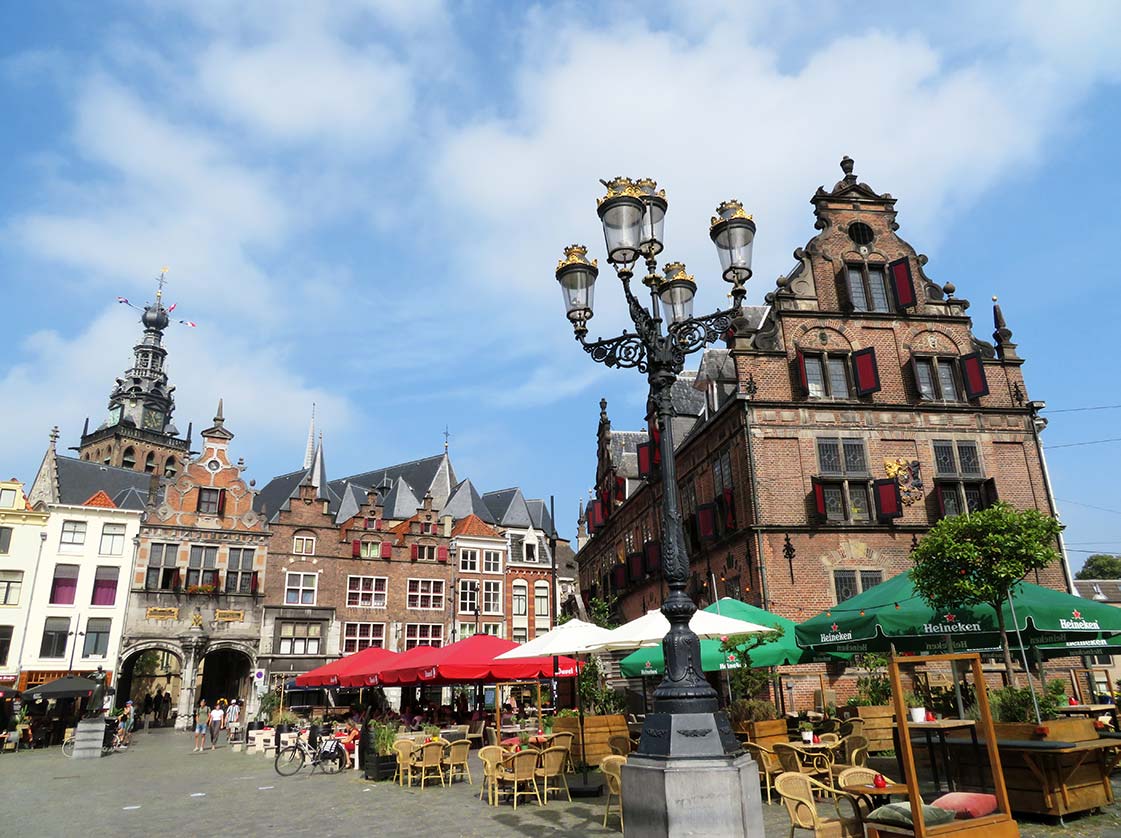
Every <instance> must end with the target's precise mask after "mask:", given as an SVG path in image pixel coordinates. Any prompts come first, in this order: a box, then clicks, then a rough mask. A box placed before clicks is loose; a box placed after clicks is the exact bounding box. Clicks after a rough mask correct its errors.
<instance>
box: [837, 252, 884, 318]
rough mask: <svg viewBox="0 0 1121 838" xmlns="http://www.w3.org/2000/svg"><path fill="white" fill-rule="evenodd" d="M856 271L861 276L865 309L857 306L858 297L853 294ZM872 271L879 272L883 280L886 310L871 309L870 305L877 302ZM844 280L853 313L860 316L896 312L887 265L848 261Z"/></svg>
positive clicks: (845, 266) (861, 291)
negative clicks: (873, 292) (873, 290)
mask: <svg viewBox="0 0 1121 838" xmlns="http://www.w3.org/2000/svg"><path fill="white" fill-rule="evenodd" d="M854 271H855V272H857V273H859V275H860V293H861V295H862V296H863V298H864V307H863V308H861V307H860V306H858V305H857V300H856V295H855V294H854V293H853V288H854V286H853V275H852V274H853V272H854ZM872 271H878V272H879V275H880V278H881V279H882V280H883V292H884V297H883V302H884V308H882V309H881V308H874V307H871V308H870V307H869V306H870V305H875V301H874V300H873V296H874V295H873V294H872V289H873V285H872V282H873V280H872ZM843 280H844V285H845V290H846V293H847V294H848V302H849V305H850V306H851V307H852V311H853V312H856V313H860V314H891V313H893V312H895V308H894V307H893V305H892V302H893V299H892V297H893V295H892V290H891V284H890V282H889V279H888V274H887V265H886V264H881V263H879V262H867V261H864V262H856V261H847V262H845V265H844V277H843Z"/></svg>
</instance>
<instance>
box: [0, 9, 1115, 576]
mask: <svg viewBox="0 0 1121 838" xmlns="http://www.w3.org/2000/svg"><path fill="white" fill-rule="evenodd" d="M746 5H747V4H741V3H716V2H714V3H705V4H703V5H699V4H690V3H684V2H680V3H677V2H666V3H661V4H643V3H625V2H619V3H595V4H591V3H587V4H586V3H558V4H539V5H528V4H516V3H487V2H463V3H451V4H444V3H441V2H439V0H428V2H417V1H416V0H413V2H409V0H384V2H376V1H374V0H371V2H357V0H354V1H353V2H352V1H351V0H336V2H331V3H315V2H291V3H288V2H273V3H264V2H261V3H253V4H239V3H227V2H218V1H217V0H212V1H211V2H205V0H204V1H203V2H191V3H186V2H184V3H176V2H156V1H155V0H152V2H146V3H102V4H88V3H80V2H59V3H39V4H4V5H3V6H0V105H2V107H3V112H4V114H5V127H4V130H3V131H2V132H0V292H2V300H3V307H2V309H0V310H2V311H3V321H4V329H5V338H6V340H5V344H4V345H5V351H4V352H3V353H0V404H3V405H4V406H5V408H6V409H5V415H6V419H5V423H4V424H5V431H6V433H4V434H2V435H0V472H4V473H5V474H7V473H8V472H10V473H12V474H15V475H17V476H20V477H22V478H24V479H30V477H31V476H32V475H33V474H34V471H35V469H36V467H37V466H38V463H39V460H40V458H41V456H42V450H43V448H44V447H45V444H46V440H47V432H48V430H49V428H50V427H51V425H53V424H56V423H57V424H58V425H59V426H60V427H61V428H62V432H63V443H64V444H66V445H73V444H76V442H77V437H78V435H79V433H80V431H81V425H82V420H83V419H84V417H85V416H87V415H89V416H90V417H91V419H92V421H93V422H94V423H95V424H96V423H97V422H98V421H100V417H101V416H102V414H103V412H104V409H105V399H106V396H107V394H108V391H109V389H110V387H111V385H112V382H113V379H114V378H115V377H116V376H117V375H119V374H120V373H121V372H122V371H123V370H124V369H125V367H126V366H127V363H128V361H129V358H130V350H131V346H132V344H133V342H134V340H135V337H136V335H137V334H138V327H137V325H136V323H135V319H134V317H133V314H134V313H133V312H131V311H130V310H128V309H126V308H125V307H123V306H118V305H116V304H115V302H114V298H115V296H116V295H118V294H121V295H124V296H127V297H130V298H132V299H134V300H139V301H143V300H146V299H150V298H151V295H152V289H153V277H154V276H155V274H156V273H158V271H159V269H160V267H161V266H164V265H167V266H169V267H170V269H171V271H170V274H169V278H170V280H171V285H170V287H169V291H168V300H169V301H175V302H178V304H179V309H178V310H177V313H179V314H181V315H182V316H183V317H185V318H188V319H191V320H195V321H197V322H198V323H199V327H198V328H197V329H194V330H187V329H183V328H178V329H173V330H171V331H170V332H169V334H168V337H167V345H168V347H169V350H170V352H171V353H172V354H171V359H170V366H169V369H170V374H171V377H172V382H173V383H174V384H175V385H176V386H177V388H178V389H177V396H178V404H179V409H178V412H177V420H178V423H179V425H180V427H181V428H185V427H186V424H187V421H188V420H194V422H195V426H196V428H197V427H200V423H207V422H208V420H209V418H210V417H211V416H212V415H213V410H214V406H215V404H216V402H217V399H218V397H219V396H222V397H224V398H225V405H226V417H227V424H228V427H230V428H231V429H232V430H233V431H234V432H235V433H236V434H237V439H236V440H235V442H234V446H235V448H236V450H237V453H238V454H239V455H242V456H244V457H245V460H246V463H247V464H248V466H249V474H250V475H251V476H253V477H255V478H256V479H257V481H258V482H259V483H263V482H264V481H266V480H267V479H268V478H269V477H270V476H271V475H273V474H276V473H279V472H283V471H288V470H291V469H293V468H296V467H298V466H299V465H300V462H301V458H302V454H303V448H304V441H305V437H306V432H307V420H308V414H309V411H310V405H311V403H312V402H313V401H314V402H316V403H317V405H318V414H319V419H320V425H321V427H322V428H323V430H324V433H325V438H326V452H327V465H328V469H329V470H330V471H331V473H332V474H334V475H341V474H343V473H352V472H357V471H362V470H365V469H367V468H371V467H374V466H379V465H385V464H390V463H394V462H400V461H403V460H409V459H414V458H417V457H423V456H427V455H430V454H433V453H436V452H438V451H440V450H441V449H442V446H443V436H442V434H443V431H444V427H445V425H447V426H449V427H450V430H451V449H452V454H453V457H454V463H455V465H456V468H457V471H458V472H459V473H460V475H461V476H470V477H471V478H472V480H473V481H474V482H475V483H476V485H478V486H479V487H480V488H481V489H483V490H491V489H498V488H503V487H505V486H509V485H515V484H517V485H521V486H522V487H523V488H524V489H525V491H526V492H527V494H529V495H531V496H545V497H547V496H548V495H550V494H554V495H555V496H556V502H557V517H558V519H559V524H560V528H561V530H562V532H564V533H567V534H571V532H572V530H573V528H574V523H573V522H574V519H575V514H576V503H577V499H578V498H579V497H580V496H581V495H582V494H584V493H586V490H587V487H588V486H589V484H590V482H591V480H592V479H593V477H594V466H595V459H594V458H595V429H596V421H597V416H598V405H597V403H598V400H599V398H600V397H601V396H606V397H607V398H608V400H609V412H610V414H611V416H612V419H613V420H614V423H615V426H616V427H618V428H634V427H638V426H639V425H640V424H641V415H642V412H643V405H644V401H645V385H644V382H643V381H642V379H641V377H640V376H638V375H636V374H634V373H633V371H632V372H629V373H628V372H619V371H608V370H605V369H603V368H600V367H597V366H596V365H594V364H593V363H591V361H589V360H588V359H587V358H586V357H585V356H584V353H583V352H581V351H579V349H578V347H577V346H576V345H575V344H574V343H573V341H572V338H571V331H570V329H569V327H568V324H567V322H566V321H565V320H564V317H563V314H562V311H561V304H560V295H559V294H558V293H557V289H556V285H555V282H554V280H553V276H552V272H553V267H554V266H555V264H556V259H557V258H558V257H559V256H560V252H561V249H562V247H563V246H564V245H566V244H568V243H570V242H573V241H579V242H584V243H587V244H589V245H591V246H592V249H593V253H597V252H600V253H601V252H602V238H601V234H600V232H599V229H598V220H597V219H596V216H595V212H594V207H595V198H596V197H597V196H598V195H599V194H600V191H601V189H600V186H599V184H598V182H597V180H598V178H601V177H611V176H614V175H616V174H627V175H631V176H634V177H639V176H645V175H649V176H652V177H655V178H657V179H658V180H659V181H660V183H661V184H662V185H664V186H665V188H666V189H667V192H668V196H669V200H670V211H669V216H668V218H667V234H666V237H667V252H666V255H667V256H672V257H674V258H677V259H681V260H683V261H685V262H686V264H687V265H688V266H689V269H690V271H691V272H693V273H695V274H696V275H697V277H698V280H699V282H700V291H699V293H698V310H701V309H704V308H716V307H718V306H719V305H721V304H722V303H724V302H725V300H724V296H723V295H724V290H723V289H722V283H720V282H719V281H718V279H717V278H716V272H715V271H716V267H717V261H716V255H715V253H714V252H713V251H712V247H711V244H710V243H709V242H708V239H707V235H706V225H707V220H708V217H709V215H710V213H711V210H712V209H713V207H715V206H716V204H717V203H719V202H720V201H721V200H723V199H725V198H728V197H738V198H740V199H741V200H743V201H744V203H745V204H746V205H747V207H748V208H749V211H751V212H753V213H754V215H755V218H756V221H757V223H758V225H759V234H758V238H757V241H756V251H755V262H756V271H755V277H754V278H753V279H752V280H751V283H750V288H749V297H748V301H749V302H758V301H760V300H761V299H762V297H763V295H764V294H765V293H767V292H768V291H770V290H771V289H773V287H774V278H775V277H777V276H778V275H779V274H780V273H782V272H785V271H786V270H788V269H789V267H790V266H791V264H792V260H791V256H790V254H791V253H792V251H793V250H794V249H795V248H796V247H799V246H801V245H803V244H804V243H805V242H806V241H807V240H808V239H809V238H810V237H811V236H812V234H813V232H814V230H813V217H812V214H811V211H810V206H809V203H808V199H809V197H810V196H811V195H812V193H813V191H814V189H815V188H816V187H817V186H818V185H820V184H832V183H833V182H834V181H835V180H837V178H838V177H839V170H838V169H837V161H838V160H839V159H840V157H841V156H842V155H843V154H849V155H851V156H852V157H853V158H855V160H856V172H857V174H858V175H859V176H860V178H861V180H863V181H865V182H867V183H869V184H870V185H871V186H873V188H875V189H877V190H880V191H888V192H891V193H892V194H893V195H895V196H896V197H897V198H898V199H899V203H898V209H899V223H900V225H901V229H900V234H901V235H902V236H903V237H904V238H906V239H907V240H908V241H910V242H911V243H912V244H913V245H914V246H915V247H916V248H917V249H918V250H919V251H920V252H922V253H925V254H927V255H928V256H929V257H930V262H929V264H928V265H927V272H928V274H929V275H930V276H931V277H932V278H934V279H935V280H936V281H938V282H945V281H952V282H953V283H954V284H955V285H956V286H957V288H958V294H959V296H964V297H965V298H967V299H970V300H972V301H973V303H974V307H973V309H972V313H973V314H974V315H975V317H976V318H977V332H978V333H979V334H980V335H981V336H983V337H986V338H987V337H988V334H989V333H990V332H991V330H992V327H991V313H990V307H989V298H990V296H992V295H993V294H997V295H999V296H1000V300H1001V304H1002V306H1003V309H1004V312H1005V315H1006V317H1007V319H1008V322H1009V326H1010V327H1011V328H1012V329H1013V331H1014V333H1015V337H1014V339H1015V340H1016V341H1017V342H1018V343H1019V346H1020V352H1021V354H1022V355H1023V356H1024V357H1026V358H1027V359H1028V360H1027V365H1026V366H1025V374H1026V376H1027V380H1028V384H1029V391H1030V395H1031V396H1032V397H1034V398H1040V399H1044V400H1045V401H1047V403H1048V406H1049V415H1050V420H1051V425H1050V427H1049V429H1048V430H1047V431H1046V433H1045V440H1046V442H1047V444H1048V445H1054V446H1059V445H1065V444H1068V443H1077V442H1086V441H1092V440H1099V439H1107V438H1112V437H1117V436H1121V433H1118V431H1117V430H1116V428H1117V424H1118V419H1119V418H1121V411H1119V410H1075V409H1078V408H1087V407H1102V406H1109V405H1116V404H1121V386H1119V382H1121V376H1118V374H1117V372H1116V364H1115V363H1114V360H1113V359H1114V358H1115V356H1116V352H1115V350H1114V348H1113V344H1114V340H1113V332H1114V330H1115V328H1116V326H1115V324H1116V323H1117V321H1118V315H1119V314H1121V310H1119V309H1121V306H1119V304H1118V296H1117V293H1116V290H1115V289H1116V287H1117V284H1118V279H1119V277H1118V268H1117V260H1116V257H1115V256H1114V255H1113V249H1114V245H1115V242H1116V239H1117V233H1116V226H1117V215H1118V213H1117V209H1116V201H1117V193H1118V187H1119V186H1121V178H1119V176H1118V167H1117V155H1116V148H1117V142H1116V135H1117V132H1118V129H1119V128H1121V104H1119V97H1118V93H1119V82H1121V54H1119V53H1118V52H1117V51H1116V49H1115V46H1114V44H1113V42H1112V41H1113V38H1114V36H1115V34H1116V32H1118V31H1121V11H1119V7H1118V6H1117V5H1116V4H1110V3H1101V4H1079V3H1066V4H1062V6H1061V8H1059V7H1058V6H1056V5H1055V4H1044V3H1027V4H1019V5H1017V4H1012V5H1008V4H957V5H955V4H938V5H937V8H934V7H931V8H930V10H929V11H927V10H925V9H923V8H921V7H918V6H908V7H906V9H905V14H904V13H901V12H900V7H899V5H898V4H886V3H885V4H875V3H871V4H869V3H862V4H855V5H825V4H821V3H784V4H781V5H778V4H776V5H773V6H770V7H763V6H758V7H749V8H745V7H746ZM604 285H605V287H604V288H603V289H601V291H600V294H599V295H598V299H597V303H598V306H597V312H596V317H595V320H594V321H593V323H592V327H591V328H592V333H593V335H594V334H596V333H602V334H605V335H606V334H608V333H613V332H614V331H615V330H617V329H618V328H621V327H622V325H623V321H622V317H623V312H622V310H621V308H620V306H619V305H618V302H617V298H616V299H612V297H613V295H612V294H611V293H610V289H609V284H608V283H604ZM1110 370H1113V372H1110ZM1059 411H1071V412H1059ZM1119 452H1121V444H1119V443H1116V442H1113V443H1106V444H1100V445H1086V446H1075V447H1062V448H1059V447H1056V448H1053V449H1051V450H1050V451H1049V452H1048V456H1049V459H1050V465H1051V469H1052V473H1053V478H1054V483H1055V488H1056V494H1057V495H1058V497H1059V498H1060V499H1062V501H1063V502H1062V503H1061V509H1062V513H1063V518H1064V521H1065V522H1066V523H1067V525H1068V531H1067V538H1068V540H1069V541H1070V542H1071V543H1070V548H1071V552H1072V557H1073V558H1074V563H1075V564H1076V565H1077V564H1078V563H1079V561H1080V557H1083V556H1085V555H1087V553H1085V552H1074V551H1075V550H1097V549H1102V550H1113V551H1116V552H1121V492H1119V491H1118V489H1117V484H1116V475H1117V473H1118V471H1119V469H1118V465H1119V459H1121V456H1119ZM1095 507H1097V508H1095Z"/></svg>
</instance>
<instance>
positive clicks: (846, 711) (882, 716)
mask: <svg viewBox="0 0 1121 838" xmlns="http://www.w3.org/2000/svg"><path fill="white" fill-rule="evenodd" d="M837 715H838V717H840V718H842V719H851V718H854V717H855V718H860V719H864V734H863V735H864V736H865V737H867V739H868V752H869V753H876V752H877V751H891V750H894V749H895V739H894V737H893V736H892V727H891V726H892V724H893V723H894V722H895V713H894V712H893V711H892V709H891V707H889V706H887V705H876V706H872V707H840V708H838V711H837Z"/></svg>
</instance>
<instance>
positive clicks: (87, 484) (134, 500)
mask: <svg viewBox="0 0 1121 838" xmlns="http://www.w3.org/2000/svg"><path fill="white" fill-rule="evenodd" d="M55 465H56V468H57V471H58V502H59V503H64V504H68V505H70V506H81V505H82V504H83V503H85V502H86V501H87V500H89V499H90V498H91V497H92V496H93V495H95V494H97V492H98V491H103V492H105V494H106V495H108V496H109V497H110V499H112V501H113V503H114V504H115V505H116V506H117V508H118V509H143V508H144V503H145V501H146V500H147V498H148V486H149V485H150V483H151V479H152V476H151V475H150V474H145V473H144V472H141V471H133V470H132V469H127V468H117V467H116V466H106V465H101V464H100V463H94V462H90V461H88V460H79V459H77V458H75V457H59V456H56V457H55Z"/></svg>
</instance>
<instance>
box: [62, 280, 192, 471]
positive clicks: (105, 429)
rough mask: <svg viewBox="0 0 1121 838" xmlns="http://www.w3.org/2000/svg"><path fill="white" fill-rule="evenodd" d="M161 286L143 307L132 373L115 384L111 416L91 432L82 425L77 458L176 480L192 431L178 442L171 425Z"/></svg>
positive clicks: (166, 318)
mask: <svg viewBox="0 0 1121 838" xmlns="http://www.w3.org/2000/svg"><path fill="white" fill-rule="evenodd" d="M163 282H164V278H163V275H162V274H161V276H160V287H159V289H158V290H157V291H156V300H155V302H154V303H151V304H149V305H147V306H145V308H144V313H143V314H142V315H141V317H140V322H141V324H142V325H143V326H144V334H143V336H142V337H141V339H140V343H138V344H136V346H134V347H133V359H132V368H131V369H129V370H128V371H127V372H126V373H125V376H124V377H123V378H118V379H117V383H116V386H114V388H113V391H112V393H110V394H109V415H108V417H107V418H106V420H105V421H104V422H103V423H102V424H101V425H100V426H99V427H98V428H97V429H96V430H94V431H90V430H89V420H88V419H87V420H86V427H85V428H84V429H83V431H82V441H81V444H80V445H79V446H78V455H79V457H81V459H83V460H90V461H92V462H97V463H103V464H105V465H111V466H119V467H121V468H127V469H133V470H135V471H141V472H147V473H149V474H159V475H161V476H164V477H174V476H175V475H176V474H177V473H178V472H179V470H180V468H181V467H182V465H183V463H184V462H185V461H186V459H187V456H188V453H189V449H190V446H191V431H190V428H188V429H187V438H186V439H180V438H179V430H178V429H177V428H176V427H175V425H174V424H172V421H171V414H172V412H173V411H174V410H175V399H174V397H173V393H174V392H175V388H174V387H171V386H169V385H168V381H167V372H166V371H165V367H166V362H167V350H166V349H164V347H163V332H164V329H166V328H167V326H168V323H170V322H171V319H170V317H169V316H168V311H167V309H166V308H164V306H163V303H162V297H163Z"/></svg>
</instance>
